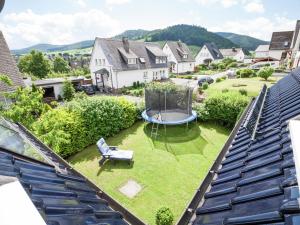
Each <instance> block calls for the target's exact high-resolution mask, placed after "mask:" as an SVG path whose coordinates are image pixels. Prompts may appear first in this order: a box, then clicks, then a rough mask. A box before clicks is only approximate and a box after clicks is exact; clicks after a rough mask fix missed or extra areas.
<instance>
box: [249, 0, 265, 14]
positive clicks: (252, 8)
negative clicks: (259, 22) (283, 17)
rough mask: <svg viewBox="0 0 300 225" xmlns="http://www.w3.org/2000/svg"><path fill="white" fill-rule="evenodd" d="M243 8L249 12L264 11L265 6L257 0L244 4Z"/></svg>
mask: <svg viewBox="0 0 300 225" xmlns="http://www.w3.org/2000/svg"><path fill="white" fill-rule="evenodd" d="M244 9H245V10H246V11H247V12H250V13H263V12H265V7H264V5H263V3H262V2H261V1H259V0H256V1H251V2H248V3H246V4H245V6H244Z"/></svg>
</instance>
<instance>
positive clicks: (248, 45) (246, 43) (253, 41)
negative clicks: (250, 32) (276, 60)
mask: <svg viewBox="0 0 300 225" xmlns="http://www.w3.org/2000/svg"><path fill="white" fill-rule="evenodd" d="M216 34H218V35H220V36H222V37H224V38H227V39H228V40H230V41H232V42H233V43H235V44H236V45H238V46H241V47H243V48H245V49H247V50H249V51H254V50H255V49H256V48H257V46H258V45H266V44H269V42H267V41H263V40H260V39H257V38H253V37H250V36H247V35H240V34H234V33H226V32H217V33H216Z"/></svg>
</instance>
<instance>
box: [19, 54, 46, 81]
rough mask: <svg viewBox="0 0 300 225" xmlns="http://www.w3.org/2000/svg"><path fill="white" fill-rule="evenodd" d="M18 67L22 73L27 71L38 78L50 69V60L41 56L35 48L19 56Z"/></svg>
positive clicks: (42, 76)
mask: <svg viewBox="0 0 300 225" xmlns="http://www.w3.org/2000/svg"><path fill="white" fill-rule="evenodd" d="M18 67H19V69H20V71H21V72H22V73H27V74H30V75H33V76H36V77H38V78H40V79H42V78H45V77H47V75H48V74H49V72H50V70H51V69H50V61H49V60H48V59H46V58H45V57H44V56H43V53H41V52H38V51H35V50H33V51H31V52H30V53H29V54H28V55H25V56H23V57H21V59H20V62H19V64H18Z"/></svg>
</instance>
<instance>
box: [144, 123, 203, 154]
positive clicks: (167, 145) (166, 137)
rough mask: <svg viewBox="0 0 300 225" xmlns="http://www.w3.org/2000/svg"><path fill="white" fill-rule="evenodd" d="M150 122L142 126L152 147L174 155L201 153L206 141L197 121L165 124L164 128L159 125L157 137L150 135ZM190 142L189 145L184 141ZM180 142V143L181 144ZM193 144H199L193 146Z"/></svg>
mask: <svg viewBox="0 0 300 225" xmlns="http://www.w3.org/2000/svg"><path fill="white" fill-rule="evenodd" d="M151 130H152V124H147V125H145V126H144V132H145V134H146V135H147V136H148V139H149V142H150V143H152V144H153V146H154V149H159V150H163V151H167V152H169V153H171V154H173V155H174V156H179V155H187V154H201V155H204V154H203V150H204V148H205V146H206V145H207V144H208V142H207V141H206V140H205V138H203V137H202V136H201V130H200V128H199V125H198V123H192V124H189V127H188V128H187V127H186V125H176V126H167V127H166V129H165V127H164V126H163V125H160V127H159V129H158V135H157V137H155V136H152V137H151ZM187 142H190V145H191V147H190V148H186V147H187V146H186V145H185V144H184V143H187ZM181 144H182V145H181ZM193 145H196V146H201V148H195V147H193Z"/></svg>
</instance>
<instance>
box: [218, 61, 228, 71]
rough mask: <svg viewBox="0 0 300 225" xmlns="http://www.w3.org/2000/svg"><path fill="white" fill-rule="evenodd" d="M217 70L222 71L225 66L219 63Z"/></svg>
mask: <svg viewBox="0 0 300 225" xmlns="http://www.w3.org/2000/svg"><path fill="white" fill-rule="evenodd" d="M218 69H219V70H224V69H226V65H225V64H224V63H219V64H218Z"/></svg>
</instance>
